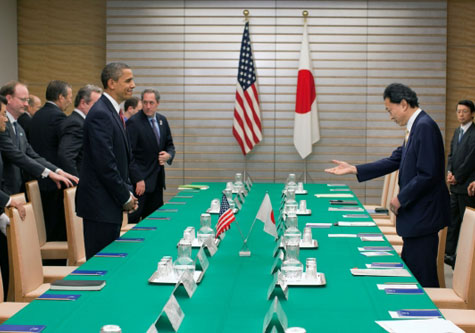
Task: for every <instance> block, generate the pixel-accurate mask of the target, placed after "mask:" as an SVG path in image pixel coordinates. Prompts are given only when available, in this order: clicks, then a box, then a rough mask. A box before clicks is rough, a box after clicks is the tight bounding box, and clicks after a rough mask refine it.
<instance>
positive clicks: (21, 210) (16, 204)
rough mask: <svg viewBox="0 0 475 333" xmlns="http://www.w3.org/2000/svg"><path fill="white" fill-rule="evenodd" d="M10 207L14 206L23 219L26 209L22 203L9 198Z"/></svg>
mask: <svg viewBox="0 0 475 333" xmlns="http://www.w3.org/2000/svg"><path fill="white" fill-rule="evenodd" d="M10 207H15V208H16V209H17V210H18V214H19V215H20V218H21V219H22V220H24V219H25V216H26V210H25V207H23V204H22V203H20V202H19V201H17V200H15V199H11V201H10Z"/></svg>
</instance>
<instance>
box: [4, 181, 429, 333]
mask: <svg viewBox="0 0 475 333" xmlns="http://www.w3.org/2000/svg"><path fill="white" fill-rule="evenodd" d="M208 185H210V188H209V189H208V190H204V191H199V192H194V191H193V192H192V191H182V192H180V193H179V194H178V195H177V196H176V197H174V198H173V199H172V200H171V201H172V202H178V203H183V202H185V204H172V203H168V204H166V205H165V206H163V207H162V208H163V209H177V210H178V211H177V212H169V211H157V212H155V213H154V214H152V215H151V216H150V218H149V219H146V220H144V221H142V222H141V223H140V225H141V226H156V227H157V230H152V231H129V232H128V234H127V236H130V237H144V238H145V242H142V243H117V242H115V243H113V244H111V245H110V246H108V247H107V248H106V249H105V250H104V252H105V251H107V252H127V253H128V256H127V257H125V258H93V259H91V260H89V261H88V262H86V263H85V264H84V265H83V266H81V269H91V270H107V274H106V275H105V276H104V277H101V278H104V279H106V281H107V285H106V287H105V288H104V289H103V290H101V291H85V292H54V293H63V294H64V293H70V294H81V295H82V296H81V297H80V298H79V299H78V300H77V301H39V300H37V301H33V302H32V303H31V304H30V305H28V306H27V307H26V308H25V309H24V310H22V311H21V312H20V313H18V314H17V315H16V316H14V317H13V318H11V319H10V320H8V321H7V322H6V323H8V324H38V325H40V324H41V325H47V328H46V330H45V332H47V333H50V332H99V331H100V328H101V327H102V326H103V325H106V324H116V325H119V326H120V327H121V328H122V332H127V333H128V332H145V331H147V329H148V328H149V327H150V325H151V324H152V323H153V322H154V321H155V319H156V318H157V316H158V315H159V313H160V311H161V310H162V308H163V306H164V305H165V303H166V302H167V300H168V298H169V296H170V294H171V292H172V290H173V286H170V285H152V284H149V283H148V282H147V281H148V279H149V277H150V276H151V275H152V274H153V272H154V271H155V270H156V267H157V263H158V261H159V260H160V258H161V257H162V256H165V255H171V256H173V257H174V258H176V244H177V242H178V241H179V239H180V238H181V237H182V235H183V230H184V229H185V227H187V226H194V227H195V229H196V230H198V229H199V221H200V214H201V213H202V212H204V211H205V210H206V209H207V208H208V207H209V205H210V201H211V200H212V199H214V198H221V195H222V194H221V191H222V189H223V188H224V184H222V183H210V184H208ZM282 188H283V185H281V184H255V185H254V186H253V187H252V189H251V191H250V193H249V195H248V197H247V198H246V202H245V204H244V206H243V209H242V210H241V211H240V212H239V213H238V214H237V215H236V220H237V221H238V222H239V225H240V227H241V229H242V231H243V233H244V234H247V231H248V230H249V228H250V226H251V224H252V222H253V220H254V218H255V216H256V214H257V211H258V209H259V206H260V204H261V202H262V200H263V197H264V194H265V192H266V191H268V192H269V195H270V198H271V202H272V205H273V209H274V213H275V215H276V218H277V216H278V211H279V207H280V197H281V191H282ZM305 188H306V189H307V190H308V192H309V194H308V195H298V196H297V200H301V199H306V200H307V206H308V208H311V209H312V215H311V216H301V217H299V227H300V229H301V230H303V228H304V226H305V223H307V222H336V221H339V220H342V215H343V214H346V213H343V212H330V211H328V206H329V198H316V197H315V196H314V195H313V194H314V193H331V192H330V187H328V186H327V185H324V184H312V185H310V184H309V185H306V187H305ZM338 193H344V192H338ZM189 196H192V197H191V198H190V197H189ZM154 217H170V220H157V219H153V218H154ZM217 218H218V217H217V216H216V215H213V217H212V219H213V225H214V224H215V223H216V222H217ZM366 220H370V219H366ZM359 232H378V229H377V227H336V226H332V227H331V228H329V229H313V237H314V238H315V239H317V240H318V242H319V248H318V249H302V250H301V251H300V260H301V261H302V263H305V258H306V257H316V258H317V268H318V271H319V272H323V273H325V276H326V280H327V285H326V286H324V287H318V288H309V287H290V290H289V299H288V300H282V301H281V304H282V307H283V309H284V310H285V312H286V314H287V316H288V321H289V326H300V327H304V328H306V329H307V332H350V331H354V332H383V331H384V330H383V329H381V328H380V327H379V326H378V325H377V324H375V322H374V321H375V320H388V319H390V316H389V314H388V310H394V311H396V310H399V309H408V308H409V309H418V308H420V309H430V308H435V306H434V304H433V303H432V302H431V301H430V299H429V298H428V297H427V296H426V295H425V294H424V295H386V293H385V292H384V291H381V290H378V289H377V287H376V284H377V283H385V282H415V279H414V278H412V277H411V278H404V277H402V278H395V277H391V278H389V277H354V276H352V275H351V273H350V268H353V267H359V268H365V264H367V263H371V262H375V261H378V262H381V261H391V262H399V261H400V258H399V257H398V256H397V255H396V253H395V252H394V256H391V257H374V258H371V257H365V256H363V255H361V254H360V253H359V251H358V249H357V248H358V247H359V246H372V245H377V246H380V245H387V243H382V242H362V241H361V240H360V239H359V238H329V237H328V233H359ZM248 244H249V248H250V250H251V251H252V255H251V257H240V256H239V254H238V253H239V250H240V249H241V246H242V240H241V236H240V234H239V231H238V228H237V225H234V224H233V225H232V226H231V229H230V230H229V231H228V232H227V233H226V237H225V239H224V240H223V241H222V242H221V244H220V246H219V250H218V252H217V253H216V255H215V256H214V257H211V258H209V261H210V267H209V269H208V271H207V272H206V274H205V276H204V278H203V280H202V282H201V283H200V284H199V286H198V289H197V290H196V292H195V294H194V295H193V297H192V298H186V297H178V302H179V304H180V306H181V307H182V309H183V311H184V313H185V319H184V320H183V323H182V325H181V327H180V329H179V332H216V333H223V332H261V331H262V327H263V320H264V316H265V314H266V312H267V311H268V309H269V306H270V304H271V300H268V299H267V290H268V287H269V284H270V283H271V281H272V275H271V274H270V270H271V267H272V264H273V262H274V257H273V256H272V252H273V249H274V247H275V243H274V240H273V238H272V237H271V236H270V235H268V234H266V233H264V231H263V223H261V222H260V221H257V222H256V224H255V226H254V229H253V231H252V234H251V236H250V239H249V242H248ZM195 254H196V251H194V252H193V255H195ZM69 278H71V279H75V278H77V277H68V279H69ZM80 278H81V279H98V278H97V277H80ZM51 293H53V291H51Z"/></svg>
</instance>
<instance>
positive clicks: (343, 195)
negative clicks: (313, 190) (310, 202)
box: [315, 193, 355, 198]
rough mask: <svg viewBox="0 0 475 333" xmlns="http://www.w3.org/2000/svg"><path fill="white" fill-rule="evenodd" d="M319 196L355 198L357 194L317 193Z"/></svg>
mask: <svg viewBox="0 0 475 333" xmlns="http://www.w3.org/2000/svg"><path fill="white" fill-rule="evenodd" d="M315 196H316V197H317V198H354V197H355V196H354V195H353V194H350V193H322V194H315Z"/></svg>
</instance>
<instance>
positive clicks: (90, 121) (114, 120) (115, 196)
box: [76, 95, 132, 224]
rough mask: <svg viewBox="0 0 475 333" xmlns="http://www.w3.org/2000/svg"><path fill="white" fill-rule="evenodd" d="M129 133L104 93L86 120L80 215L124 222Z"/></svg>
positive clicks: (80, 188) (108, 221)
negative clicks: (123, 211)
mask: <svg viewBox="0 0 475 333" xmlns="http://www.w3.org/2000/svg"><path fill="white" fill-rule="evenodd" d="M131 158H132V157H131V152H130V146H129V141H128V138H127V134H126V132H125V129H124V127H123V124H122V121H121V120H120V118H119V115H118V114H117V112H116V110H115V109H114V107H113V105H112V103H111V102H110V101H109V100H108V99H107V97H105V96H104V95H102V96H101V98H100V99H99V100H98V101H97V102H96V103H95V104H94V106H93V107H92V108H91V110H89V113H88V114H87V117H86V121H85V122H84V141H83V161H82V166H81V171H80V172H79V177H80V180H79V184H78V188H77V192H76V212H77V215H78V216H80V217H82V218H84V219H88V220H94V221H100V222H106V223H117V224H119V223H122V210H123V205H124V204H125V203H126V202H127V200H128V199H129V198H130V190H131V186H130V183H129V182H128V178H129V162H130V160H131Z"/></svg>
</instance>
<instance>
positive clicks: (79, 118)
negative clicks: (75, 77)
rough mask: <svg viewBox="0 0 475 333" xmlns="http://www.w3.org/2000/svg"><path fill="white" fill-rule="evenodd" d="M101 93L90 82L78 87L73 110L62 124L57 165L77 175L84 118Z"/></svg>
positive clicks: (79, 165)
mask: <svg viewBox="0 0 475 333" xmlns="http://www.w3.org/2000/svg"><path fill="white" fill-rule="evenodd" d="M101 94H102V89H101V88H99V87H97V86H95V85H92V84H88V85H86V86H84V87H82V88H81V89H79V91H78V93H77V95H76V98H75V100H74V111H73V112H72V113H71V114H70V115H69V116H68V117H67V118H66V119H65V120H64V121H63V124H62V128H61V132H62V135H61V139H60V142H59V149H58V159H59V166H60V167H61V168H63V170H65V171H66V172H69V173H71V174H73V175H75V176H79V170H80V168H81V162H82V142H83V132H84V130H83V127H84V119H86V116H87V114H88V112H89V110H90V109H91V107H92V106H93V105H94V103H96V102H97V100H98V99H99V98H100V97H101Z"/></svg>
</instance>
